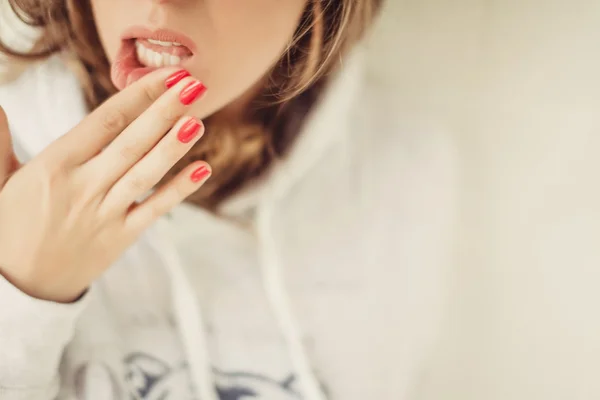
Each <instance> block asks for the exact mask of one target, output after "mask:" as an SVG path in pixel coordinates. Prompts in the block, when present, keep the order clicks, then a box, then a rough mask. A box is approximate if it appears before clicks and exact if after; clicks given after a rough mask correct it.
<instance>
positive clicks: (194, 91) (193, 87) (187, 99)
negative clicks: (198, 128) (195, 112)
mask: <svg viewBox="0 0 600 400" xmlns="http://www.w3.org/2000/svg"><path fill="white" fill-rule="evenodd" d="M204 92H206V86H204V84H203V83H202V82H200V81H195V82H192V83H190V84H189V85H187V86H186V87H185V88H184V89H183V90H182V91H181V94H180V95H179V100H181V103H182V104H184V105H186V106H189V105H190V104H192V103H193V102H194V101H196V100H198V99H199V98H200V96H202V95H203V94H204Z"/></svg>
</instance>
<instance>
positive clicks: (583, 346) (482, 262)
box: [374, 0, 600, 400]
mask: <svg viewBox="0 0 600 400" xmlns="http://www.w3.org/2000/svg"><path fill="white" fill-rule="evenodd" d="M376 37H377V40H376V41H375V44H374V47H375V48H376V49H379V52H378V54H379V56H378V57H380V60H379V63H378V65H377V66H376V67H375V69H374V71H375V72H374V73H376V75H377V76H378V78H380V79H382V80H386V81H389V82H391V84H393V85H395V86H396V88H397V91H398V94H397V97H398V98H397V104H398V107H399V109H401V110H403V111H404V112H405V113H406V114H407V115H409V116H410V115H419V116H420V117H419V118H422V117H423V116H425V117H426V118H427V119H431V120H435V121H437V122H439V123H440V126H442V127H443V129H444V130H445V132H446V133H447V134H448V135H449V137H450V138H451V141H452V142H453V143H454V144H455V145H456V148H457V150H458V156H459V160H458V161H459V164H460V171H461V172H460V174H461V187H460V193H461V209H460V210H459V213H460V218H461V225H460V229H459V231H458V232H457V236H458V240H459V241H460V246H459V248H458V249H457V252H456V253H457V254H456V260H455V261H456V264H455V266H454V270H453V277H452V278H453V279H452V280H453V285H454V292H453V296H452V301H451V304H450V305H449V308H450V312H449V316H448V320H447V326H446V328H447V335H446V336H444V337H443V338H442V339H441V340H440V343H439V349H437V352H435V354H432V360H431V363H432V364H431V367H430V368H428V369H427V371H424V378H423V382H421V385H420V387H419V388H415V392H416V393H415V398H419V399H431V400H434V399H436V400H440V399H444V400H447V399H451V400H454V399H456V400H459V399H460V400H470V399H472V400H484V399H485V400H495V399H498V400H500V399H503V400H506V399H511V400H512V399H527V400H533V399H544V400H548V399H597V398H599V397H600V311H599V308H600V1H597V0H570V1H566V0H390V3H389V4H388V10H386V12H385V15H384V17H383V24H382V25H381V26H380V27H379V30H378V32H377V35H376Z"/></svg>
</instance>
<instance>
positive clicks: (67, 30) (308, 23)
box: [0, 0, 383, 209]
mask: <svg viewBox="0 0 600 400" xmlns="http://www.w3.org/2000/svg"><path fill="white" fill-rule="evenodd" d="M382 2H383V0H308V1H307V6H306V10H305V11H304V14H303V16H302V18H301V21H300V24H299V26H298V28H297V29H296V32H295V34H294V37H293V39H292V41H291V43H290V44H289V46H288V48H287V49H286V51H285V53H284V54H283V55H282V57H281V58H280V60H279V61H278V62H277V63H276V64H275V65H274V66H273V68H272V69H271V71H269V75H268V78H269V79H268V80H267V82H268V84H266V85H265V87H264V89H263V91H262V93H261V94H260V95H259V96H257V98H256V99H255V100H254V101H253V103H252V107H251V108H250V109H249V110H248V115H247V116H246V124H245V125H243V126H241V127H240V126H236V127H232V126H227V124H226V123H223V122H220V121H216V120H214V118H213V119H211V118H208V119H207V120H206V121H205V125H206V127H207V130H209V131H211V132H213V134H210V135H206V136H205V137H204V138H203V139H202V140H201V141H199V142H198V143H197V144H196V145H195V146H194V148H193V149H192V150H191V151H190V152H189V153H188V154H187V155H186V156H185V157H184V158H183V159H182V160H181V161H180V162H179V163H178V164H177V165H176V166H175V167H174V168H173V169H172V170H171V171H170V172H169V174H168V175H167V177H165V181H166V180H168V179H170V178H171V177H173V176H174V175H175V174H177V173H178V172H179V171H181V170H182V169H183V168H184V167H185V166H186V165H188V164H189V163H190V162H192V161H195V160H200V159H202V160H206V161H208V162H209V163H210V164H211V165H212V167H213V171H214V172H213V176H212V178H211V179H210V180H209V182H207V184H206V185H205V186H204V187H203V188H202V190H199V191H198V192H196V193H195V194H193V195H192V196H190V197H189V198H188V201H190V202H193V203H195V204H197V205H200V206H203V207H207V208H211V209H214V208H215V207H216V206H217V205H218V204H219V203H220V202H221V201H222V200H224V199H225V198H227V197H228V196H229V195H231V194H232V193H234V192H236V191H237V190H238V189H240V188H241V187H242V186H243V185H244V184H245V183H247V182H249V181H250V180H252V179H254V178H256V177H257V176H259V175H260V174H261V173H263V172H264V171H265V170H266V169H267V168H268V166H269V165H270V164H271V162H272V161H273V160H274V159H276V158H278V157H281V156H283V155H284V154H285V152H286V151H287V150H288V149H289V147H290V146H291V144H292V142H293V140H294V138H295V137H296V136H297V135H298V132H299V131H300V129H301V124H302V119H303V118H302V116H304V115H306V113H307V112H308V111H309V109H310V108H311V107H312V105H313V104H314V103H315V101H316V100H317V98H318V96H319V94H320V93H321V92H322V89H323V87H324V86H325V84H326V82H327V78H328V76H330V75H331V73H332V72H333V71H334V70H335V69H336V67H337V66H338V65H339V60H340V59H341V58H342V56H343V55H344V54H345V53H346V52H347V51H348V50H349V49H350V47H351V46H352V45H354V44H355V43H356V42H357V41H359V40H360V39H361V37H362V36H363V35H364V34H365V32H366V31H367V29H368V27H369V26H370V25H371V24H372V22H373V19H374V17H375V15H376V12H377V10H378V9H379V8H380V6H381V3H382ZM9 3H10V5H11V6H12V8H13V10H15V11H16V12H17V14H18V15H19V16H20V17H21V19H22V20H23V21H24V22H26V23H28V24H30V25H32V26H36V27H39V28H41V29H42V30H43V34H42V35H41V39H40V40H39V41H38V43H36V44H35V46H34V47H33V49H32V50H31V51H30V52H29V53H19V52H16V51H14V50H12V49H10V48H8V47H7V46H5V45H3V44H2V43H1V42H0V52H3V53H4V54H6V55H8V56H11V57H13V58H14V59H15V60H18V61H29V60H39V59H43V58H45V57H48V56H50V55H52V54H54V53H59V52H60V53H62V54H63V55H64V57H66V58H67V60H68V61H69V65H71V66H72V67H73V68H74V70H75V72H76V73H77V75H78V76H79V78H80V80H81V84H82V87H83V89H84V92H85V97H86V101H87V103H88V106H89V108H90V109H93V108H95V107H97V106H98V105H100V104H101V103H102V102H103V101H105V100H106V99H107V98H108V97H110V96H111V95H113V94H114V93H115V92H116V88H115V87H114V86H113V84H112V82H111V80H110V65H109V62H108V60H107V58H106V55H105V54H104V52H102V51H98V50H97V49H101V48H102V45H101V43H100V39H99V36H98V33H97V31H96V27H95V25H94V24H92V23H90V21H93V20H94V17H93V14H92V9H91V6H90V4H89V0H43V1H42V0H9ZM217 130H218V133H217V134H214V132H215V131H217Z"/></svg>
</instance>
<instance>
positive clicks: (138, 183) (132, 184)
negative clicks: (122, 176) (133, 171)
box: [128, 177, 148, 193]
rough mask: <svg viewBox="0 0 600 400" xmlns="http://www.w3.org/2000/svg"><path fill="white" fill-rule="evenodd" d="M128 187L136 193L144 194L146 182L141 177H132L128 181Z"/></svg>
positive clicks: (146, 186)
mask: <svg viewBox="0 0 600 400" xmlns="http://www.w3.org/2000/svg"><path fill="white" fill-rule="evenodd" d="M128 186H129V188H130V189H131V190H132V191H134V192H136V193H140V192H144V191H146V189H147V188H148V180H147V179H145V178H142V177H134V178H131V179H129V182H128Z"/></svg>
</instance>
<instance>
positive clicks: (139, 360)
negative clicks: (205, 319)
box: [75, 353, 302, 400]
mask: <svg viewBox="0 0 600 400" xmlns="http://www.w3.org/2000/svg"><path fill="white" fill-rule="evenodd" d="M124 361H125V367H126V368H125V384H126V386H127V390H128V393H127V395H126V396H125V397H123V396H122V395H121V394H120V393H122V390H119V384H118V380H117V379H116V374H115V373H114V372H113V371H111V369H110V368H109V367H108V366H107V365H105V364H102V363H89V364H87V365H84V366H82V367H81V368H80V369H79V370H78V371H77V373H76V374H75V393H76V398H77V399H78V400H199V399H197V398H196V397H195V396H194V393H193V391H192V388H191V387H190V384H189V382H190V381H189V375H188V369H187V366H186V365H185V364H181V365H179V366H177V367H170V366H169V365H167V364H166V363H165V362H163V361H161V360H159V359H158V358H156V357H153V356H151V355H148V354H144V353H134V354H131V355H129V356H128V357H127V358H126V359H125V360H124ZM214 379H215V383H216V388H217V393H218V394H219V398H220V400H301V398H302V397H301V396H300V395H299V394H298V393H297V392H296V391H295V390H294V389H293V385H294V383H295V379H294V376H293V375H291V376H290V377H289V378H287V379H285V380H283V381H281V382H280V381H277V380H274V379H270V378H267V377H265V376H262V375H258V374H252V373H247V372H223V371H219V370H216V369H215V370H214Z"/></svg>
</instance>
